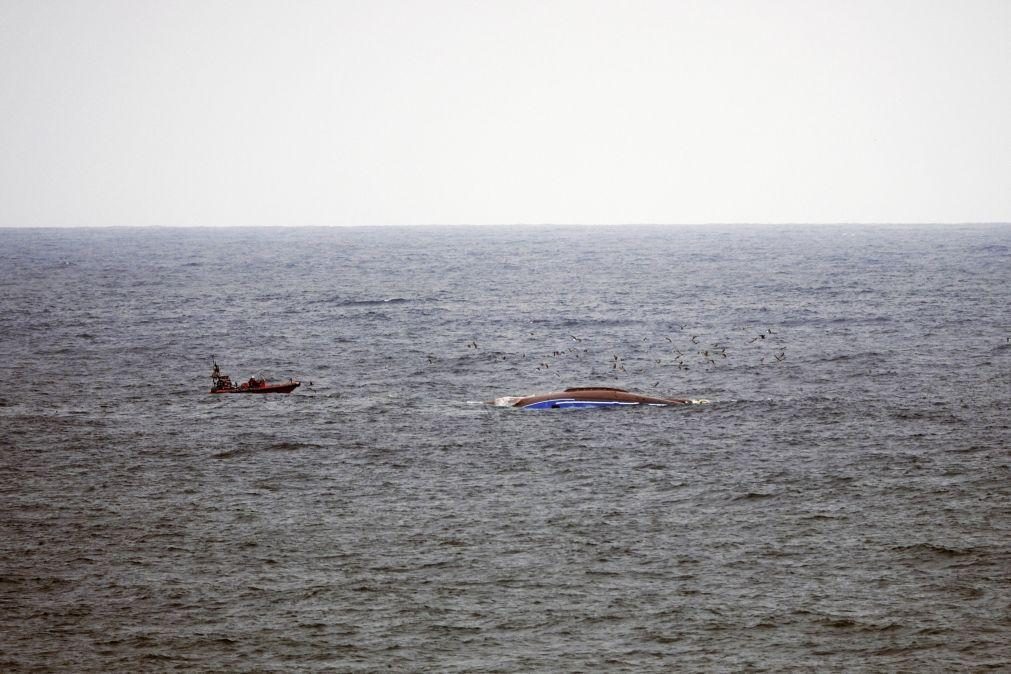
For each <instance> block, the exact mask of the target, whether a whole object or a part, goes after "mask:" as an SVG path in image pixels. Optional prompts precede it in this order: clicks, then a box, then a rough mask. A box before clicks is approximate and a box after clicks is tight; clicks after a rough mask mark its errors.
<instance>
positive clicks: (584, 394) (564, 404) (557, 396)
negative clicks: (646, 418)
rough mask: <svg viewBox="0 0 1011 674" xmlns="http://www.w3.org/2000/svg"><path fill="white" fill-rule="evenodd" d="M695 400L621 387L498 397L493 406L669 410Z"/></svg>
mask: <svg viewBox="0 0 1011 674" xmlns="http://www.w3.org/2000/svg"><path fill="white" fill-rule="evenodd" d="M694 402H697V401H694V400H682V399H678V398H658V397H655V396H647V395H641V394H638V393H632V392H630V391H626V390H624V389H620V388H604V387H585V388H567V389H565V390H564V391H552V392H551V393H542V394H538V395H532V396H516V397H506V398H498V399H497V400H495V404H496V405H499V406H501V407H516V408H519V409H524V410H547V409H579V408H592V407H634V406H636V405H647V406H650V407H671V406H673V405H690V404H692V403H694Z"/></svg>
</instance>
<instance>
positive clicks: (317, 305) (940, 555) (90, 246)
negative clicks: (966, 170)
mask: <svg viewBox="0 0 1011 674" xmlns="http://www.w3.org/2000/svg"><path fill="white" fill-rule="evenodd" d="M1009 308H1011V227H1009V226H1007V225H993V226H958V227H944V228H941V227H899V226H888V227H866V226H834V227H803V226H796V227H765V228H758V227H750V228H749V227H736V228H733V227H722V228H720V227H715V228H714V227H692V228H689V227H686V228H676V227H670V228H661V227H653V228H650V227H632V226H629V227H543V228H525V227H494V228H466V227H463V228H416V229H412V228H371V229H370V228H361V229H297V228H296V229H270V230H260V229H224V230H214V229H207V230H203V229H154V230H141V229H115V230H17V229H8V230H0V372H2V374H3V380H4V381H5V382H6V383H7V386H6V387H5V389H4V390H3V391H2V392H0V509H2V510H0V514H2V519H0V669H2V670H4V671H29V670H30V671H149V670H151V671H177V670H215V671H341V672H343V671H377V670H394V671H444V672H464V671H489V672H530V671H603V670H607V671H630V672H644V671H657V672H659V671H672V670H680V671H713V670H717V671H730V670H735V671H740V670H744V671H770V672H778V671H784V670H805V671H809V670H817V671H881V670H885V671H913V670H923V671H946V670H948V671H967V670H987V669H994V670H1004V671H1007V669H1008V668H1009V667H1011V638H1009V635H1011V582H1009V581H1011V498H1009V496H1011V470H1009V468H1011V432H1009V428H1011V405H1009V402H1008V399H1009V394H1011V311H1009ZM212 355H213V356H214V358H215V359H216V360H217V362H218V363H219V364H220V365H221V367H222V370H223V371H225V372H228V373H230V374H231V375H232V376H233V378H245V377H248V376H250V375H251V374H257V373H262V374H263V375H265V376H267V377H268V378H272V379H287V378H288V377H295V378H297V379H300V380H302V382H303V385H302V387H301V388H299V389H298V390H297V391H296V392H295V393H293V394H292V395H289V396H283V395H278V396H212V395H208V394H207V391H208V388H209V385H210V379H209V375H210V370H211V356H212ZM310 381H311V382H312V385H311V386H310V385H309V382H310ZM590 384H601V385H607V386H620V387H623V388H628V389H631V390H637V391H643V392H647V393H652V394H661V395H672V396H679V397H691V398H706V399H708V400H710V401H711V402H710V403H709V404H706V405H697V406H691V407H685V408H643V409H605V410H571V411H541V412H530V411H527V412H524V411H519V410H512V409H502V408H495V407H490V406H488V405H484V404H481V401H487V400H490V399H493V398H495V397H498V396H504V395H519V394H525V393H536V392H543V391H550V390H553V389H558V388H564V387H566V386H579V385H584V386H585V385H590Z"/></svg>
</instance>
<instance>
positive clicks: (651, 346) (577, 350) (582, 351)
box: [427, 324, 787, 386]
mask: <svg viewBox="0 0 1011 674" xmlns="http://www.w3.org/2000/svg"><path fill="white" fill-rule="evenodd" d="M688 327H689V326H688V324H676V325H674V326H671V329H670V334H664V335H661V336H645V337H642V339H641V341H639V342H638V344H636V345H635V348H633V349H627V348H626V349H623V350H622V352H616V351H615V350H614V349H613V348H611V349H609V348H606V346H607V344H603V343H602V344H601V345H600V346H599V347H598V345H597V344H595V342H596V341H597V340H595V339H594V338H591V337H587V336H579V335H575V334H568V335H566V337H565V340H566V343H567V345H566V346H565V347H564V348H563V347H557V348H554V349H553V350H552V351H550V352H540V353H538V352H523V353H520V354H516V353H513V354H508V353H503V352H501V351H497V350H493V349H489V350H487V351H486V352H488V353H490V354H493V355H494V357H495V358H496V360H498V359H501V360H502V361H508V360H510V358H514V359H517V360H518V361H520V362H521V363H530V364H531V366H532V367H533V368H534V370H536V371H542V372H554V373H555V374H556V375H557V376H558V377H559V378H561V376H562V375H561V374H560V373H558V372H557V371H558V370H564V369H566V368H565V367H564V363H563V362H562V361H572V360H579V361H585V362H586V363H587V364H589V366H590V372H589V375H590V376H596V377H600V376H607V375H610V376H628V375H642V374H646V373H648V372H651V371H654V370H656V369H657V368H666V367H672V368H677V369H678V370H691V369H693V368H704V369H707V370H711V369H714V368H717V367H719V366H720V365H722V364H724V363H728V362H731V361H733V360H734V359H735V357H737V356H742V357H747V358H748V359H749V361H748V362H752V363H753V364H759V365H761V364H775V363H782V362H784V361H786V359H787V355H786V346H784V345H783V344H782V339H781V338H780V335H779V332H778V331H776V330H773V329H772V328H765V329H763V330H761V331H760V332H756V331H755V330H754V329H745V335H744V337H743V339H742V340H739V341H740V343H739V344H738V343H737V342H738V340H732V341H733V342H734V343H731V341H727V340H723V341H710V340H708V339H704V338H703V335H702V334H694V331H692V330H689V329H688ZM527 336H528V338H530V339H537V340H538V341H539V342H541V343H543V340H542V339H540V338H538V336H537V334H536V333H535V332H528V333H527ZM601 342H603V340H601ZM735 344H736V345H735ZM466 348H467V349H468V350H470V349H473V350H474V351H475V352H478V351H481V350H483V349H482V347H481V346H480V345H479V344H478V342H477V340H476V339H473V338H472V339H470V340H469V341H468V342H467V343H466ZM427 359H428V363H429V364H430V365H434V364H435V363H436V362H438V359H437V358H436V357H435V356H433V355H428V356H427ZM659 383H660V382H659V381H658V382H657V383H656V384H654V386H657V385H659Z"/></svg>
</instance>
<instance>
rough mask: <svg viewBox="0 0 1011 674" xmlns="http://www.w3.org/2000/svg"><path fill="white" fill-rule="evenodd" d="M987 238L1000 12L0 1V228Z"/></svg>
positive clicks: (1009, 22)
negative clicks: (825, 226)
mask: <svg viewBox="0 0 1011 674" xmlns="http://www.w3.org/2000/svg"><path fill="white" fill-rule="evenodd" d="M982 221H990V222H992V221H1005V222H1006V221H1011V0H960V1H951V2H931V1H929V0H915V1H910V2H890V1H886V0H873V1H871V2H862V1H859V0H853V1H850V0H831V1H825V2H819V1H817V0H800V1H796V2H794V1H789V0H786V1H782V0H778V1H773V0H770V1H768V2H759V1H757V0H755V1H750V2H745V1H742V2H735V1H732V0H729V1H725V2H721V1H699V2H686V1H679V0H663V1H657V2H649V1H645V0H642V1H636V0H631V1H625V2H620V1H618V0H614V1H611V2H597V1H592V0H557V1H552V0H536V1H532V2H527V1H524V0H498V1H496V0H484V1H481V0H471V1H464V0H458V1H453V0H432V1H422V0H417V1H401V2H393V1H387V0H364V1H362V2H343V1H338V0H333V1H322V0H321V1H318V2H314V1H308V0H303V1H298V0H295V1H289V2H270V1H266V0H262V1H260V0H237V1H235V2H224V1H213V0H193V1H179V0H152V1H149V0H122V1H119V0H93V1H85V0H72V1H55V0H25V1H20V0H0V226H8V227H10V226H74V225H356V224H366V225H372V224H413V223H447V224H455V223H475V224H484V223H629V222H633V223H646V222H648V223H712V222H719V223H737V222H770V223H784V222H812V223H828V222H982Z"/></svg>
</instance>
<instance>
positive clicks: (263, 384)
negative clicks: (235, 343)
mask: <svg viewBox="0 0 1011 674" xmlns="http://www.w3.org/2000/svg"><path fill="white" fill-rule="evenodd" d="M211 382H212V383H213V386H212V387H211V390H210V392H211V393H291V392H292V391H294V390H295V389H297V388H298V387H299V386H301V385H302V382H299V381H295V380H294V379H288V381H286V382H280V383H275V382H269V381H267V380H266V379H264V378H263V377H250V378H249V379H248V380H246V381H244V382H242V383H240V384H236V383H234V382H232V378H231V377H229V376H228V375H227V374H221V370H220V369H219V368H218V364H217V363H214V370H213V372H211ZM310 384H311V382H310Z"/></svg>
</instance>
